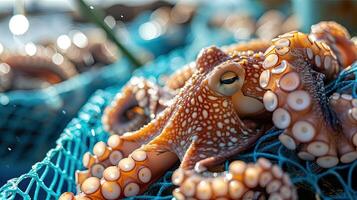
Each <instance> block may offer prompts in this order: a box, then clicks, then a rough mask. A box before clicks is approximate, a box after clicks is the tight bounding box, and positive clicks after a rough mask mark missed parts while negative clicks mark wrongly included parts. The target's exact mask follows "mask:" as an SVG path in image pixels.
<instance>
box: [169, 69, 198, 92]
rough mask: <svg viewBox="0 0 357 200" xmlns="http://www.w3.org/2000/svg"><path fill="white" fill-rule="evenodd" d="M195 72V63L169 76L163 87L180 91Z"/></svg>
mask: <svg viewBox="0 0 357 200" xmlns="http://www.w3.org/2000/svg"><path fill="white" fill-rule="evenodd" d="M195 71H196V63H195V62H191V63H189V64H187V65H185V66H183V67H182V68H181V69H179V70H177V71H175V72H174V73H173V74H172V75H170V76H169V77H168V78H167V81H166V82H165V86H166V87H167V88H169V89H171V90H177V89H180V88H182V87H183V86H184V85H185V83H186V81H187V80H188V79H190V78H191V77H192V75H193V74H194V73H195Z"/></svg>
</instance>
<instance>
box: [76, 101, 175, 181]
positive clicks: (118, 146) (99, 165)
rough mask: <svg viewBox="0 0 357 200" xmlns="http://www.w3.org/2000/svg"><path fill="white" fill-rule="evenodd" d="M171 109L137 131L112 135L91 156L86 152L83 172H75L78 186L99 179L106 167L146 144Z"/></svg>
mask: <svg viewBox="0 0 357 200" xmlns="http://www.w3.org/2000/svg"><path fill="white" fill-rule="evenodd" d="M171 113H172V109H171V108H168V109H166V110H165V111H163V112H161V113H160V114H159V115H158V116H157V117H156V119H155V120H153V121H152V122H150V123H149V124H147V125H145V126H143V127H142V128H140V129H139V130H137V131H134V132H127V133H126V134H124V135H122V136H119V135H112V136H110V137H109V139H108V141H107V144H105V143H104V142H98V143H96V144H95V145H94V147H93V154H94V155H93V154H91V153H90V152H87V153H85V154H84V156H83V166H84V168H85V170H83V171H77V172H76V182H77V185H78V186H81V185H82V184H83V181H84V180H86V179H87V178H89V177H97V178H101V177H102V176H103V173H104V170H105V169H106V168H107V167H110V166H115V165H116V164H118V163H119V162H120V161H121V160H122V158H125V157H127V156H128V155H129V154H130V153H132V152H133V151H134V150H135V149H138V148H139V147H140V146H142V145H144V144H147V143H148V142H149V141H151V140H152V139H153V138H155V137H156V136H157V135H158V134H159V133H160V132H161V129H158V127H162V126H163V124H165V123H167V120H168V119H169V117H170V115H171Z"/></svg>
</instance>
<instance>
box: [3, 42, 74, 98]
mask: <svg viewBox="0 0 357 200" xmlns="http://www.w3.org/2000/svg"><path fill="white" fill-rule="evenodd" d="M35 48H36V52H35V54H33V55H28V54H23V53H21V52H11V53H10V52H7V53H4V55H0V92H7V91H10V90H28V89H39V88H46V87H49V86H51V85H54V84H57V83H60V82H62V81H65V80H67V79H69V78H71V77H73V76H75V75H77V70H76V69H75V67H74V65H73V64H72V63H71V62H70V61H69V60H67V59H65V58H64V57H63V56H62V55H61V54H59V53H55V52H53V51H51V50H50V49H48V48H45V47H43V46H41V45H37V46H35Z"/></svg>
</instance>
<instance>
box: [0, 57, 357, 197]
mask: <svg viewBox="0 0 357 200" xmlns="http://www.w3.org/2000/svg"><path fill="white" fill-rule="evenodd" d="M183 52H184V51H177V52H174V53H171V54H169V56H167V57H161V58H159V59H158V60H157V62H155V63H152V64H151V65H149V66H145V67H144V68H142V69H140V70H138V71H136V72H135V75H137V76H144V77H146V78H148V79H150V80H158V82H160V80H161V79H160V75H161V74H169V73H171V72H172V71H174V70H175V69H176V68H175V67H173V66H177V64H178V63H182V64H184V63H187V61H189V60H192V57H190V56H187V55H185V54H184V53H183ZM173 60H175V61H173ZM167 63H170V65H167ZM170 66H171V67H170ZM158 69H159V70H158ZM352 75H354V77H353V76H352ZM347 77H348V78H347ZM351 77H352V78H351ZM356 77H357V63H355V64H354V65H353V66H352V67H351V68H348V69H346V70H345V71H343V72H342V73H341V74H340V75H339V77H338V78H337V79H336V80H335V81H334V82H332V83H331V84H329V85H328V86H326V94H327V95H331V94H332V93H333V92H340V93H343V92H344V91H348V90H349V91H351V90H352V95H353V97H354V98H357V95H356V93H357V91H356V90H357V78H356ZM118 90H119V89H118V88H109V89H108V90H105V91H102V90H99V91H97V92H96V93H95V94H94V96H92V98H91V99H90V100H89V101H88V103H87V104H86V105H85V106H84V107H83V108H82V109H81V111H80V113H79V114H78V117H77V118H75V119H73V120H72V121H71V122H70V123H69V124H68V126H67V128H66V129H65V131H64V132H63V133H62V135H61V137H60V138H59V139H58V140H57V146H56V148H54V149H52V150H50V151H49V152H48V153H47V155H46V157H45V159H44V160H43V161H41V162H38V163H36V164H35V165H34V166H33V167H32V169H31V170H30V172H28V173H27V174H23V175H21V176H20V177H18V178H15V179H12V180H10V181H8V183H7V184H5V185H4V186H2V187H1V188H0V199H54V198H58V197H59V196H60V195H61V194H62V193H63V192H65V191H72V192H76V185H75V178H74V173H75V171H76V170H77V169H83V166H82V162H81V160H82V156H83V154H84V153H85V152H86V151H89V150H91V149H92V148H93V146H94V144H95V143H96V142H98V141H106V139H107V138H108V134H107V133H106V132H105V131H104V130H103V128H102V124H101V116H102V112H103V110H104V108H105V107H106V105H108V104H109V103H110V100H111V99H112V98H113V97H114V95H115V94H116V92H117V91H118ZM280 133H281V130H277V129H271V130H269V131H267V133H266V134H265V135H264V136H262V137H261V138H260V139H259V140H258V141H257V142H256V143H255V146H254V148H252V149H251V150H250V151H247V152H244V153H242V154H240V155H237V156H236V157H235V158H233V159H231V160H235V159H241V160H246V161H256V160H257V159H258V158H260V157H265V158H267V159H269V160H271V161H273V162H274V163H277V164H279V166H281V167H282V168H283V169H284V170H285V171H287V172H288V173H289V174H290V176H291V179H292V181H293V183H294V184H295V185H296V186H297V187H298V188H299V189H304V191H311V192H313V193H317V194H318V195H319V196H320V197H321V198H322V199H354V198H356V197H357V186H356V183H355V181H353V180H355V179H356V178H357V161H355V162H353V163H350V164H339V165H338V166H336V167H333V168H330V169H322V168H319V167H318V166H317V165H316V163H314V162H310V161H301V160H300V159H298V157H297V156H296V153H295V152H293V151H290V150H288V149H287V148H285V147H284V146H283V145H282V144H281V143H280V142H279V140H278V135H279V134H280ZM229 162H230V161H226V163H225V166H226V168H227V167H228V165H229ZM177 166H178V165H176V166H175V167H173V168H172V169H171V170H169V171H167V172H166V173H165V175H164V176H163V177H161V178H160V179H159V180H158V181H157V182H156V183H154V184H152V185H151V186H150V187H149V188H148V190H147V191H146V192H145V193H144V194H142V195H140V196H136V197H132V198H127V199H149V200H151V199H152V200H154V199H155V200H166V199H172V190H173V189H174V186H173V184H172V183H171V175H172V173H173V170H174V169H176V168H177Z"/></svg>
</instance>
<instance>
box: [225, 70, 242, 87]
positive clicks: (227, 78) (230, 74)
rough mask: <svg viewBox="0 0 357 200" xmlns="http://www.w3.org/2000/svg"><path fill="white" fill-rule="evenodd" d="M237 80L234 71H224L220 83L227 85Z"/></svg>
mask: <svg viewBox="0 0 357 200" xmlns="http://www.w3.org/2000/svg"><path fill="white" fill-rule="evenodd" d="M237 80H239V77H238V76H237V74H236V73H234V72H226V73H224V74H223V75H222V77H221V80H220V82H221V84H226V85H229V84H232V83H234V82H235V81H237Z"/></svg>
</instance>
